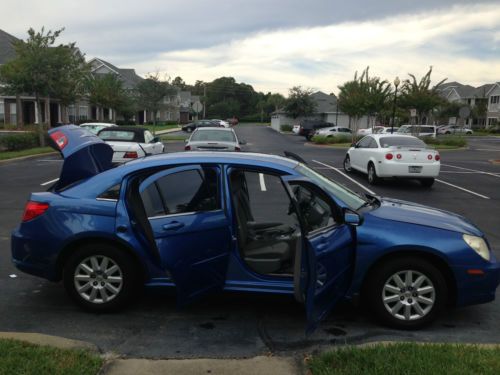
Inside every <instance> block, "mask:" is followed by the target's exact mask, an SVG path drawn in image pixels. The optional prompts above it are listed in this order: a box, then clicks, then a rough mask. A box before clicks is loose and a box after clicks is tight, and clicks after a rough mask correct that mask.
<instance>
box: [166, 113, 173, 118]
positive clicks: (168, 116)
mask: <svg viewBox="0 0 500 375" xmlns="http://www.w3.org/2000/svg"><path fill="white" fill-rule="evenodd" d="M167 120H172V114H171V113H170V112H167Z"/></svg>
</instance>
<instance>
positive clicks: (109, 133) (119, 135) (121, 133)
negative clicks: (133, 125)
mask: <svg viewBox="0 0 500 375" xmlns="http://www.w3.org/2000/svg"><path fill="white" fill-rule="evenodd" d="M134 137H135V133H134V132H131V131H126V130H103V131H101V132H100V133H99V138H101V139H102V140H104V141H133V140H134Z"/></svg>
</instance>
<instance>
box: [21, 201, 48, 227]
mask: <svg viewBox="0 0 500 375" xmlns="http://www.w3.org/2000/svg"><path fill="white" fill-rule="evenodd" d="M48 208H49V204H48V203H40V202H33V201H28V203H26V207H24V214H23V223H24V222H26V221H29V220H32V219H34V218H35V217H38V216H40V215H41V214H43V213H44V212H45V211H47V209H48Z"/></svg>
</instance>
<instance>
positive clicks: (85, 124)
mask: <svg viewBox="0 0 500 375" xmlns="http://www.w3.org/2000/svg"><path fill="white" fill-rule="evenodd" d="M87 125H102V126H117V125H116V124H108V123H107V122H85V123H83V124H80V126H87Z"/></svg>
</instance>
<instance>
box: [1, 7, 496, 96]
mask: <svg viewBox="0 0 500 375" xmlns="http://www.w3.org/2000/svg"><path fill="white" fill-rule="evenodd" d="M2 14H3V15H4V16H3V17H2V22H1V25H0V28H2V29H3V30H4V31H6V32H8V33H10V34H13V35H15V36H17V37H19V38H25V37H26V30H27V29H28V28H29V27H33V28H35V29H36V30H38V29H40V28H41V27H42V26H45V27H46V28H49V29H58V28H61V27H65V32H64V33H63V36H62V37H61V41H63V42H69V41H75V42H76V43H77V46H78V47H79V48H80V49H81V50H82V51H83V52H85V53H86V55H87V57H88V58H91V57H101V58H103V59H104V60H108V61H109V62H111V63H113V64H115V65H117V66H119V67H122V68H135V69H136V71H137V72H138V73H139V74H141V75H145V74H147V73H148V72H155V71H160V72H164V73H166V74H168V75H169V76H171V77H172V78H174V77H175V76H178V75H179V76H181V77H182V78H183V79H184V80H185V81H186V82H188V83H194V81H195V80H197V79H200V80H204V81H211V80H213V79H215V78H217V77H221V76H233V77H235V79H236V80H237V81H239V82H245V83H248V84H251V85H253V86H254V88H255V89H256V90H260V91H273V92H275V91H278V92H281V93H286V92H287V90H288V88H290V87H292V86H296V85H302V86H304V87H308V88H312V89H317V90H323V91H325V92H332V91H333V92H335V93H336V92H337V91H338V89H337V86H338V85H340V84H342V83H343V82H345V81H346V80H348V79H350V78H352V77H353V75H354V72H355V71H356V70H357V71H361V70H363V69H364V68H365V67H366V66H367V65H369V66H370V71H371V73H372V74H373V75H378V76H380V77H383V78H386V79H388V80H390V81H393V79H394V77H395V76H397V75H398V76H399V77H400V78H406V77H407V73H408V72H410V73H415V74H417V75H419V76H420V75H422V74H424V73H425V72H426V71H427V69H428V67H429V66H430V65H432V66H433V67H434V74H433V81H436V82H437V81H438V80H440V79H443V78H448V80H449V81H453V80H457V81H460V82H462V83H467V84H471V85H480V84H483V83H489V82H494V81H499V80H500V4H499V1H498V0H491V1H488V0H484V1H470V0H377V1H375V0H362V1H356V0H348V1H345V0H343V1H337V0H309V1H308V0H288V1H287V0H253V1H252V0H246V1H244V0H228V1H226V0H212V1H209V0H182V1H180V0H142V1H135V2H133V4H132V3H130V4H128V2H127V1H124V0H99V1H97V0H86V1H81V0H79V1H74V0H50V1H43V2H42V1H37V0H23V1H22V2H14V1H10V2H5V3H4V4H2ZM5 15H8V17H5Z"/></svg>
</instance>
